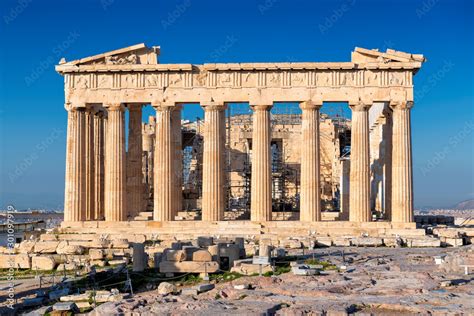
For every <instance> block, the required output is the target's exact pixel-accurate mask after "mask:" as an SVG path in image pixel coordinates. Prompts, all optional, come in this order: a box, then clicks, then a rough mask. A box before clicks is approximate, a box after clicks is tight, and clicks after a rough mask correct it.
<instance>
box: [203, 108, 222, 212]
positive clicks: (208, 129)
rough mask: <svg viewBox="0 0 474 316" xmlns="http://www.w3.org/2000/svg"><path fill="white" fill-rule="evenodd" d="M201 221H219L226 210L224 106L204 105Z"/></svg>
mask: <svg viewBox="0 0 474 316" xmlns="http://www.w3.org/2000/svg"><path fill="white" fill-rule="evenodd" d="M202 106H203V107H204V111H205V113H204V157H203V166H202V169H203V174H202V220H203V221H222V220H223V219H224V209H225V187H224V185H225V184H224V182H225V168H224V167H225V165H224V164H225V109H226V107H225V105H222V104H204V105H202Z"/></svg>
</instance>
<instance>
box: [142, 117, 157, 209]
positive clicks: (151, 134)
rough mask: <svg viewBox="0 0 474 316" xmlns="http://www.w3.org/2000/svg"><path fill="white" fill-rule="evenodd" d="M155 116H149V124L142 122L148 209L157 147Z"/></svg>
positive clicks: (151, 194) (145, 190) (143, 163)
mask: <svg viewBox="0 0 474 316" xmlns="http://www.w3.org/2000/svg"><path fill="white" fill-rule="evenodd" d="M155 119H156V117H155V116H150V117H149V118H148V125H147V124H145V123H143V124H142V128H143V129H142V137H143V138H142V139H143V157H142V170H143V179H144V190H143V193H144V194H143V207H142V208H143V209H144V210H148V205H149V200H150V197H152V196H153V154H154V148H155V134H156V133H155Z"/></svg>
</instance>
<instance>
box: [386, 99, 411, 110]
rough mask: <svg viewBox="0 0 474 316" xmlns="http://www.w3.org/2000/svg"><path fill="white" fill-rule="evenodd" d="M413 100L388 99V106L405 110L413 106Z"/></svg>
mask: <svg viewBox="0 0 474 316" xmlns="http://www.w3.org/2000/svg"><path fill="white" fill-rule="evenodd" d="M413 105H414V104H413V101H406V100H405V101H393V100H391V101H390V108H391V109H392V110H406V109H411V108H412V107H413Z"/></svg>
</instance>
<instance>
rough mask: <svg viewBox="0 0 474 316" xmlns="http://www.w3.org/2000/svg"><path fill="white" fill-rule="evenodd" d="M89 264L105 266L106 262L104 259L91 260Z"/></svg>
mask: <svg viewBox="0 0 474 316" xmlns="http://www.w3.org/2000/svg"><path fill="white" fill-rule="evenodd" d="M90 264H91V265H92V266H96V267H105V264H106V262H105V260H91V261H90Z"/></svg>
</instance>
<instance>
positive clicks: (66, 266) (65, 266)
mask: <svg viewBox="0 0 474 316" xmlns="http://www.w3.org/2000/svg"><path fill="white" fill-rule="evenodd" d="M76 268H77V265H76V264H75V263H60V264H58V267H57V268H56V271H59V272H61V271H73V270H75V269H76Z"/></svg>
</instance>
